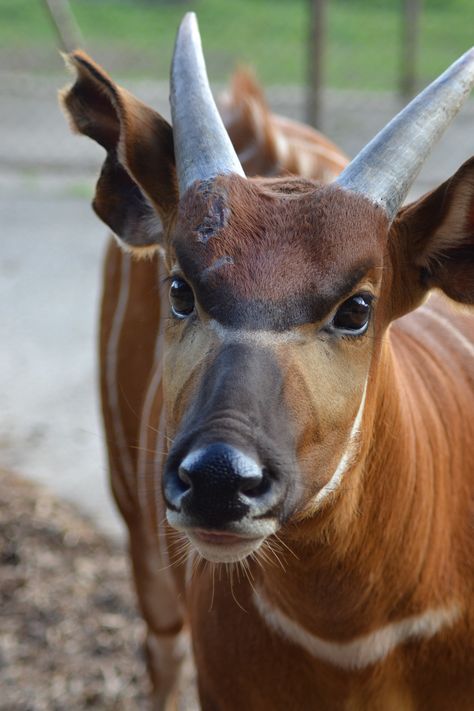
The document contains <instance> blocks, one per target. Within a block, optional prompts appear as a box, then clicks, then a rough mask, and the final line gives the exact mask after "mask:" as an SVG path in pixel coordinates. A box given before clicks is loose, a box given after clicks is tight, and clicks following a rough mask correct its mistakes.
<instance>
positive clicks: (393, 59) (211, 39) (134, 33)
mask: <svg viewBox="0 0 474 711" xmlns="http://www.w3.org/2000/svg"><path fill="white" fill-rule="evenodd" d="M400 5H401V2H400V0H330V1H329V2H328V22H327V30H328V33H327V58H326V83H327V84H328V85H329V86H333V87H340V88H356V89H361V88H366V89H393V88H394V86H395V84H396V80H397V74H398V65H399V51H400V49H399V38H400V12H399V8H400ZM71 6H72V8H73V11H74V14H75V16H76V19H77V21H78V23H79V25H80V28H81V30H82V33H83V35H84V37H85V40H86V47H87V49H88V50H89V51H90V53H91V54H93V56H94V57H95V58H97V60H98V61H100V62H103V63H104V65H105V66H108V67H110V68H111V69H112V70H113V71H114V73H115V74H117V73H119V74H120V75H127V76H147V77H154V78H159V79H166V78H167V76H168V70H169V62H170V58H171V53H172V47H173V41H174V35H175V32H176V27H177V25H178V23H179V20H180V18H181V17H182V15H183V14H184V12H185V11H186V10H189V9H192V10H195V11H196V12H197V13H198V18H199V23H200V27H201V32H202V36H203V43H204V48H205V53H206V58H207V62H208V66H209V72H210V75H211V77H212V79H213V80H223V79H225V78H226V77H227V76H228V74H229V73H230V71H231V70H232V68H233V67H234V66H235V64H236V63H238V62H244V63H248V64H251V65H252V66H254V67H255V68H256V70H257V72H258V74H259V76H260V78H261V79H262V81H263V82H264V83H265V84H301V83H303V82H304V81H305V50H306V47H305V43H306V39H307V32H308V30H307V2H306V0H195V1H194V2H192V1H188V2H184V1H181V2H180V1H176V0H175V2H172V1H171V0H168V2H166V1H165V0H115V1H113V0H72V1H71ZM473 43H474V1H473V0H425V2H424V9H423V16H422V24H421V41H420V64H419V70H420V71H419V74H420V82H421V83H424V82H425V81H426V80H428V79H430V78H433V77H434V76H435V75H436V74H437V73H439V71H441V70H442V69H443V68H445V67H446V66H447V65H448V64H449V63H450V62H452V61H453V60H454V59H455V58H456V57H457V56H458V55H459V54H461V53H462V52H463V51H464V50H465V49H467V48H468V47H469V46H471V45H472V44H473ZM56 44H57V42H56V37H55V34H54V31H53V29H52V26H51V24H50V21H49V19H48V17H47V15H46V13H45V11H44V6H43V4H42V3H41V2H40V0H0V48H3V51H5V50H7V51H10V52H11V51H13V50H14V51H15V52H16V53H17V54H20V55H21V54H22V57H23V59H24V60H25V58H26V59H27V57H28V52H29V51H30V52H31V56H32V57H34V58H35V59H34V60H33V59H32V64H34V67H33V68H36V69H37V70H38V71H40V70H41V62H39V61H38V59H37V57H38V56H39V57H41V56H42V55H41V51H43V52H46V51H51V53H53V51H54V47H55V45H56ZM38 52H39V54H38ZM0 56H1V55H0ZM58 66H59V63H58Z"/></svg>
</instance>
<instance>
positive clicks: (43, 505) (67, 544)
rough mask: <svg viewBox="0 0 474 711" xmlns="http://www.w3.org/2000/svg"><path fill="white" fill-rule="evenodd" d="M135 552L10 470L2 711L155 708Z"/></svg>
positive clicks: (3, 541)
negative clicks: (129, 553) (133, 578)
mask: <svg viewBox="0 0 474 711" xmlns="http://www.w3.org/2000/svg"><path fill="white" fill-rule="evenodd" d="M143 635H144V625H143V623H142V621H141V620H140V618H139V617H138V614H137V611H136V608H135V603H134V596H133V592H132V590H131V585H130V582H129V571H128V563H127V559H126V556H125V555H124V553H123V551H122V550H121V548H120V547H119V546H118V545H115V544H111V543H110V542H109V541H108V540H106V539H105V538H104V537H102V536H101V535H99V534H98V533H97V532H96V529H95V528H94V526H93V524H91V522H90V521H88V520H87V519H85V518H83V517H81V516H79V515H78V514H77V513H76V512H75V511H74V510H73V509H72V508H71V507H70V506H69V505H67V504H65V503H63V502H60V501H59V500H58V499H56V498H55V497H54V496H53V495H52V494H51V493H50V492H49V491H48V490H46V489H44V488H41V487H39V486H37V485H33V484H31V483H29V482H27V481H25V480H22V479H19V478H18V477H15V476H13V475H11V474H8V473H6V472H3V471H0V709H1V711H66V710H67V711H76V710H77V711H79V709H81V710H83V709H100V710H101V711H107V710H109V709H110V710H112V709H114V711H115V710H116V711H120V710H122V709H123V710H124V711H125V710H126V711H134V710H135V709H140V710H142V709H148V708H149V706H148V703H147V692H148V681H147V677H146V672H145V664H144V659H143V654H142V651H141V643H142V640H143Z"/></svg>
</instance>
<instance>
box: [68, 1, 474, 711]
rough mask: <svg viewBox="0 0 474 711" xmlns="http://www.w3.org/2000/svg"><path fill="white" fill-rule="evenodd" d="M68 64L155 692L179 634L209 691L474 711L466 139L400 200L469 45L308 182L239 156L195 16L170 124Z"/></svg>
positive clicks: (111, 412) (465, 72) (472, 372)
mask: <svg viewBox="0 0 474 711" xmlns="http://www.w3.org/2000/svg"><path fill="white" fill-rule="evenodd" d="M69 61H70V63H71V64H72V66H73V68H74V69H75V70H76V73H77V78H76V82H75V84H74V85H73V86H72V88H70V89H68V90H67V91H66V92H65V93H64V95H63V102H64V105H65V107H66V111H67V112H68V114H69V116H70V118H71V122H72V124H73V127H74V128H75V130H76V131H78V132H80V133H83V134H86V135H88V136H90V137H91V138H93V139H94V140H96V141H98V142H99V143H100V144H102V145H103V146H104V147H105V149H106V151H107V158H106V161H105V163H104V167H103V169H102V174H101V177H100V179H99V181H98V186H97V193H96V197H95V200H94V207H95V210H96V212H97V213H98V215H99V216H100V217H101V218H102V219H103V220H104V221H105V222H106V223H107V224H108V225H109V226H110V227H111V228H112V230H113V232H114V233H115V236H116V237H117V240H118V242H119V243H120V245H121V246H122V247H123V248H124V250H125V252H121V251H119V248H118V247H117V246H116V245H115V244H114V245H111V246H110V247H109V251H108V254H107V258H106V263H105V271H104V284H105V286H104V296H103V305H102V318H101V332H100V349H101V367H102V374H101V386H102V397H103V406H104V416H105V425H106V434H107V443H108V448H109V457H110V467H111V479H112V487H113V491H114V494H115V497H116V500H117V502H118V505H119V507H120V510H121V512H122V514H123V516H124V518H125V521H126V523H127V525H128V529H129V533H130V551H131V557H132V563H133V568H134V577H135V582H136V587H137V591H138V598H139V602H140V606H141V609H142V612H143V615H144V618H145V620H146V622H147V625H148V641H147V650H148V659H149V668H150V673H151V677H152V680H153V684H154V694H155V703H156V707H157V708H159V709H164V708H166V709H168V708H171V707H172V704H173V699H174V695H175V692H176V689H177V686H178V684H179V673H180V666H181V662H182V659H183V656H184V653H185V646H186V645H185V641H186V636H187V634H188V633H191V637H192V646H193V653H194V661H195V665H196V669H197V680H198V688H199V697H200V704H201V706H202V708H203V709H205V710H217V709H218V710H220V711H222V710H224V711H232V710H233V709H235V710H239V711H240V710H241V709H251V710H252V711H267V710H268V709H272V711H274V710H279V709H281V710H282V711H283V710H284V711H287V710H288V709H301V710H303V709H304V710H306V709H327V710H330V711H334V710H338V709H346V710H350V711H354V710H356V709H357V710H360V711H366V710H367V709H380V710H382V709H383V711H387V710H388V711H390V710H392V711H400V710H401V709H403V710H406V709H408V710H409V709H430V710H433V711H434V710H439V711H444V710H445V709H447V708H453V709H456V710H457V711H460V710H461V709H465V710H466V711H467V709H472V707H473V703H474V701H473V699H474V641H473V639H474V638H473V629H474V597H473V586H474V535H473V524H474V449H473V447H472V441H473V435H474V417H473V392H472V390H473V379H474V365H473V354H474V346H473V340H472V337H473V332H474V323H473V320H472V316H471V315H470V313H469V311H468V310H467V308H464V309H460V308H457V309H456V308H454V306H455V305H456V304H458V305H459V304H461V305H465V306H469V305H470V304H472V303H474V263H473V247H474V245H473V238H474V159H470V160H468V161H467V162H466V163H464V165H462V166H461V167H460V168H459V170H458V171H457V172H456V173H455V174H454V175H453V176H452V177H451V178H449V179H448V180H447V181H446V182H445V183H443V184H442V185H440V186H439V187H438V188H437V189H436V190H434V191H433V192H431V193H429V194H428V195H426V196H424V197H422V198H421V199H419V200H418V201H416V202H415V203H413V204H411V205H408V206H405V207H402V203H403V201H404V198H405V196H406V194H407V192H408V190H409V187H410V185H411V184H412V182H413V180H414V178H415V176H416V174H417V173H418V171H419V169H420V167H421V165H422V163H423V161H424V159H425V157H426V155H427V154H428V152H429V150H430V148H431V146H432V145H433V143H434V142H435V141H436V140H437V139H438V138H439V136H440V134H441V133H442V131H443V130H444V129H445V128H446V126H447V125H448V123H449V122H450V120H451V119H452V118H453V117H454V115H455V114H456V112H457V111H458V109H459V108H460V106H461V104H462V102H463V100H464V99H465V98H466V96H467V95H468V94H469V91H470V89H471V87H472V85H473V84H474V51H472V50H471V51H470V52H467V53H466V54H465V55H464V56H463V57H461V59H459V60H458V61H457V62H456V63H455V64H453V65H452V66H451V67H450V68H449V69H448V70H447V71H446V72H445V73H444V74H443V75H442V76H441V77H439V78H438V79H437V80H436V81H435V82H434V83H433V84H431V85H430V86H429V87H428V88H427V89H426V90H425V91H424V92H422V93H421V94H420V95H419V96H418V97H417V98H416V99H414V101H412V102H411V103H410V104H409V105H408V106H407V107H406V108H405V109H404V110H403V111H402V112H401V113H400V114H399V115H398V116H397V117H395V119H393V121H392V122H391V123H389V124H388V126H387V127H385V128H384V129H383V130H382V131H381V132H380V133H379V134H378V135H377V136H376V137H375V138H374V139H373V141H372V142H371V143H370V144H369V145H368V146H367V147H366V148H364V150H363V151H362V152H361V153H360V154H359V155H358V156H357V157H356V158H355V159H354V160H353V161H352V162H351V163H350V164H349V165H348V166H347V167H345V168H344V170H343V171H342V173H341V174H340V175H339V176H338V177H336V178H335V179H334V180H333V181H332V182H330V183H329V184H322V183H320V182H317V181H315V180H312V179H308V177H301V176H300V177H297V176H286V177H280V178H278V177H270V178H269V177H258V178H250V177H246V175H245V172H244V169H243V167H242V165H241V162H240V161H239V158H238V155H237V154H236V152H235V150H234V148H233V146H232V143H231V141H230V139H229V136H228V134H227V132H226V129H225V127H224V124H223V122H222V120H221V118H220V116H219V113H218V111H217V109H216V106H215V104H214V101H213V98H212V95H211V92H210V89H209V85H208V81H207V77H206V71H205V65H204V60H203V56H202V51H201V46H200V40H199V34H198V29H197V24H196V20H195V18H194V15H192V14H188V15H186V17H185V18H184V20H183V23H182V25H181V27H180V30H179V33H178V37H177V41H176V47H175V53H174V58H173V64H172V71H171V111H172V122H173V128H171V126H170V125H169V124H168V123H167V122H166V121H165V120H164V119H163V118H162V117H161V116H160V115H158V114H157V113H156V112H154V111H153V110H152V109H150V108H149V107H147V106H145V105H144V104H142V103H141V102H139V101H138V100H137V99H135V98H134V97H133V96H132V95H130V94H129V93H128V92H126V91H125V90H124V89H122V88H120V87H118V86H117V85H116V84H114V83H113V82H112V80H111V79H110V78H109V77H108V76H107V75H106V74H105V73H104V72H103V70H102V69H100V68H99V67H97V66H96V65H95V64H94V63H93V62H92V61H91V60H90V59H89V58H87V57H86V56H85V55H84V54H82V53H74V54H73V55H71V56H70V58H69ZM288 140H290V139H288ZM292 150H293V148H292ZM127 252H132V254H133V255H136V256H138V257H139V256H141V255H144V254H145V255H150V254H151V253H153V254H154V255H156V253H158V252H159V253H161V255H162V261H161V262H160V266H158V259H157V257H156V256H154V257H153V258H152V259H151V261H148V262H147V261H143V260H142V261H133V260H132V259H131V258H130V256H129V255H128V254H127ZM158 272H159V274H160V276H158ZM160 282H161V283H162V287H161V294H162V297H160V288H159V283H160ZM433 290H434V291H435V294H434V295H431V292H432V291H433ZM428 297H430V298H429V299H428Z"/></svg>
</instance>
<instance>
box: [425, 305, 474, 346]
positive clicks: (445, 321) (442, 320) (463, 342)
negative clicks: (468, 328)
mask: <svg viewBox="0 0 474 711" xmlns="http://www.w3.org/2000/svg"><path fill="white" fill-rule="evenodd" d="M422 313H423V314H426V315H427V316H430V317H431V318H432V319H433V320H434V321H437V322H438V323H439V324H441V325H442V326H443V327H444V328H445V329H447V330H448V331H449V332H450V333H451V334H452V335H453V336H454V338H455V339H456V340H457V341H458V342H459V343H460V344H461V345H462V346H464V348H465V349H466V350H467V352H468V353H470V354H471V355H472V356H474V344H473V343H471V341H470V340H469V339H468V338H466V336H465V335H464V333H462V332H461V331H460V330H459V329H458V328H456V326H454V325H453V324H452V323H451V321H449V319H447V318H445V317H444V316H442V315H441V314H439V313H438V312H437V311H434V310H432V309H431V308H429V307H428V306H426V307H425V308H423V311H422Z"/></svg>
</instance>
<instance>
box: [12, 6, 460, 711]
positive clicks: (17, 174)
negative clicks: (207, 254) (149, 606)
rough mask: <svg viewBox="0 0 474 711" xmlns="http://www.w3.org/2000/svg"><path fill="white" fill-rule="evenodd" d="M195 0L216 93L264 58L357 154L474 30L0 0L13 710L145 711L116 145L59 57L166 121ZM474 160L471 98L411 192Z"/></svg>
mask: <svg viewBox="0 0 474 711" xmlns="http://www.w3.org/2000/svg"><path fill="white" fill-rule="evenodd" d="M187 10H194V11H196V12H197V15H198V19H199V23H200V28H201V33H202V37H203V46H204V51H205V55H206V59H207V64H208V71H209V75H210V79H211V83H212V84H213V87H214V88H215V91H216V93H217V94H218V93H219V92H220V91H221V90H222V89H224V88H225V86H226V85H227V84H228V81H229V77H230V76H231V74H232V71H233V70H234V68H235V67H236V66H238V65H239V64H246V65H249V66H250V67H252V68H253V69H254V70H255V71H256V74H257V77H258V79H259V81H260V82H261V83H262V85H263V86H264V87H265V91H266V96H267V99H268V101H269V103H270V105H271V107H272V108H273V110H274V111H276V112H278V113H280V114H283V115H287V116H291V117H293V118H296V119H299V120H302V121H307V122H309V123H312V124H313V125H315V126H317V127H318V128H319V129H321V130H322V131H324V132H325V133H326V134H327V135H328V136H329V137H330V138H332V139H333V140H334V141H335V142H336V143H337V144H339V145H340V147H341V148H343V149H344V150H345V151H346V152H347V154H348V155H349V156H353V155H355V154H356V153H357V151H358V150H359V149H360V148H361V147H362V146H363V145H364V144H365V143H366V142H367V141H368V140H370V138H372V136H373V135H374V134H375V133H376V131H377V130H379V129H380V128H381V127H382V126H383V125H384V124H385V123H386V122H387V121H388V120H389V119H390V118H391V117H392V116H393V115H394V114H395V113H396V112H397V111H398V110H399V109H400V108H401V106H402V105H403V104H404V103H406V101H407V99H408V98H409V97H410V96H411V95H412V94H413V93H415V92H416V91H417V90H418V89H421V88H422V87H424V86H425V85H426V84H427V83H428V82H429V81H431V80H432V79H434V78H435V77H436V76H437V75H438V74H439V73H440V72H442V71H443V70H444V69H445V68H446V67H447V66H448V65H449V64H451V63H452V62H453V61H454V60H455V59H456V58H457V57H458V56H460V55H461V54H462V53H463V52H465V51H466V50H467V49H468V48H469V47H470V46H471V45H472V44H473V41H474V31H473V30H474V2H473V0H194V2H191V1H190V0H70V2H67V1H66V0H0V137H1V138H0V229H1V247H0V304H1V306H0V689H1V691H0V711H43V710H45V711H51V710H52V709H54V710H56V709H57V710H58V711H59V710H61V711H62V710H63V709H66V708H67V709H68V710H69V711H74V710H75V709H78V710H79V709H84V708H92V707H94V708H98V709H101V711H103V710H104V709H115V710H117V709H124V711H130V710H133V709H144V708H146V703H145V697H146V677H145V675H144V671H143V659H142V658H141V656H140V652H139V648H140V645H139V643H140V640H141V639H142V636H143V628H142V625H141V622H140V620H139V618H138V616H137V614H136V612H135V610H134V603H133V597H132V595H131V592H130V589H129V583H128V573H127V563H126V560H125V557H124V555H123V529H122V526H121V523H120V520H119V518H118V516H117V514H116V512H115V509H114V507H113V505H112V503H111V499H110V496H109V493H108V486H107V471H106V461H105V453H104V449H103V434H102V429H101V425H100V415H99V404H98V388H97V384H96V381H97V375H96V322H97V312H98V306H99V299H100V272H101V262H102V255H103V252H104V248H105V245H106V241H107V239H106V236H107V229H106V228H105V227H104V225H102V224H101V223H100V222H99V220H98V219H97V218H96V217H95V216H94V214H93V213H92V210H91V208H90V202H91V199H92V195H93V191H94V183H95V180H96V176H97V174H98V171H99V169H100V165H101V162H102V160H103V154H102V151H101V149H100V148H98V147H97V146H96V145H94V144H92V142H90V141H88V140H87V139H85V138H82V137H81V138H79V137H77V136H73V135H72V134H71V133H70V131H69V128H68V126H67V122H66V120H65V118H64V116H63V115H62V113H61V111H60V109H59V107H58V102H57V91H58V89H59V88H61V87H62V86H64V85H65V84H66V83H67V82H68V81H70V77H68V75H67V72H66V71H65V69H64V63H63V61H62V59H61V57H60V54H59V52H58V50H59V49H61V50H65V49H72V48H75V47H76V46H77V45H81V46H82V47H83V48H84V49H86V50H87V51H88V52H89V53H90V54H91V55H92V57H94V59H95V60H96V61H97V62H99V63H100V64H102V65H103V66H104V67H105V68H106V69H107V70H108V71H109V73H110V74H111V75H112V76H113V78H114V79H115V80H117V81H119V82H120V83H122V84H123V85H125V86H126V87H127V88H128V89H130V90H131V91H132V92H133V93H135V94H136V95H137V96H138V97H140V98H141V99H142V100H144V101H146V102H148V103H150V104H151V105H152V106H153V107H154V108H157V109H158V110H159V111H160V112H162V113H163V114H164V115H165V116H167V117H168V116H169V110H168V98H167V97H168V71H169V65H170V60H171V55H172V47H173V42H174V37H175V33H176V29H177V26H178V23H179V21H180V19H181V17H182V16H183V14H184V13H185V12H186V11H187ZM473 154H474V101H473V100H472V99H470V100H469V101H468V102H467V105H466V106H465V107H464V108H463V109H462V111H461V113H460V115H459V116H458V117H457V119H456V120H455V121H454V123H453V125H452V126H451V127H450V128H449V129H448V131H447V132H446V135H445V137H444V138H443V139H442V141H441V142H440V143H439V145H438V146H437V147H436V149H435V150H434V152H433V154H432V156H431V157H430V159H429V160H428V162H427V163H426V165H425V167H424V169H423V171H422V173H421V174H420V176H419V179H418V180H417V182H416V184H415V186H414V188H413V190H412V194H411V197H414V196H416V195H419V194H421V193H422V192H425V191H426V190H428V189H430V188H432V187H434V186H435V185H438V184H439V183H440V182H442V181H443V180H445V179H446V178H447V177H449V175H451V174H452V173H453V172H454V171H455V170H456V169H457V168H458V167H459V165H460V164H461V163H462V162H463V161H464V160H466V159H467V158H468V157H470V156H471V155H473ZM12 472H13V475H12V474H11V473H12ZM17 475H22V476H24V477H26V478H27V479H28V480H32V481H35V482H39V483H41V484H42V485H46V486H47V488H46V489H45V488H37V487H36V486H33V487H32V488H29V487H30V486H31V485H30V484H27V483H25V482H24V483H21V479H19V478H18V476H17ZM48 491H49V492H52V493H48ZM63 501H70V502H72V503H73V504H75V506H76V507H77V508H78V509H79V511H81V512H83V513H86V514H87V515H88V516H89V517H90V519H92V524H91V523H90V519H89V522H87V521H86V523H84V520H83V519H82V518H80V517H78V516H77V514H75V513H74V511H73V510H72V509H69V508H67V506H65V505H64V504H63ZM94 524H95V525H94ZM95 528H98V529H99V530H102V531H105V532H106V533H107V534H111V535H112V538H113V539H114V541H115V542H116V544H115V547H111V545H112V544H109V543H107V542H104V540H103V538H101V537H100V536H98V534H96V533H95V532H94V529H95ZM195 708H196V705H195V704H194V702H189V703H188V704H184V705H182V706H180V709H195Z"/></svg>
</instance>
